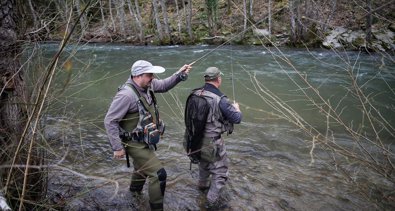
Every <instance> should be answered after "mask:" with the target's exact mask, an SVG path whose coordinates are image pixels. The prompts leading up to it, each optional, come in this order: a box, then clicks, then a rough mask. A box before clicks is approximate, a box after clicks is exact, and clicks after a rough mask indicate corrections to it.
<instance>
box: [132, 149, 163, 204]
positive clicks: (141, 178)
mask: <svg viewBox="0 0 395 211" xmlns="http://www.w3.org/2000/svg"><path fill="white" fill-rule="evenodd" d="M127 152H128V154H129V156H130V157H132V159H133V165H134V167H135V171H134V173H133V175H132V184H131V187H132V186H133V187H141V188H142V186H141V185H144V182H145V178H148V180H149V187H148V195H149V198H150V200H149V201H150V204H151V208H154V209H152V210H162V209H163V198H164V193H165V188H166V177H167V175H166V171H165V169H164V168H163V165H162V163H161V162H160V160H159V159H158V158H157V156H156V155H155V152H154V151H153V150H150V149H149V148H148V147H147V146H146V145H145V144H143V143H128V145H127Z"/></svg>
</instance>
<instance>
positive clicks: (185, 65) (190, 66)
mask: <svg viewBox="0 0 395 211" xmlns="http://www.w3.org/2000/svg"><path fill="white" fill-rule="evenodd" d="M191 69H192V65H189V64H184V66H182V67H181V68H180V69H179V70H178V71H177V73H181V72H182V73H185V74H188V73H189V71H190V70H191Z"/></svg>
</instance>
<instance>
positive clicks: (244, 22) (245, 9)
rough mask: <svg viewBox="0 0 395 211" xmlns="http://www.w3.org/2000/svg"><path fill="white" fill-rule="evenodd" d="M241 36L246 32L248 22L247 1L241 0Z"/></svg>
mask: <svg viewBox="0 0 395 211" xmlns="http://www.w3.org/2000/svg"><path fill="white" fill-rule="evenodd" d="M243 16H244V18H243V36H244V34H245V33H246V31H247V20H248V16H247V0H243Z"/></svg>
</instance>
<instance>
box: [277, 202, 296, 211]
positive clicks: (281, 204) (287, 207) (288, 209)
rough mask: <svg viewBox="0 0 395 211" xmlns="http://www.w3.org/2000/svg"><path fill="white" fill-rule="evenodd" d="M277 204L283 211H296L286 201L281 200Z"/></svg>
mask: <svg viewBox="0 0 395 211" xmlns="http://www.w3.org/2000/svg"><path fill="white" fill-rule="evenodd" d="M276 204H277V205H278V206H279V207H281V208H282V209H283V210H286V211H293V210H296V209H295V208H293V207H291V206H290V205H289V203H288V202H287V201H286V200H284V199H280V200H279V201H276Z"/></svg>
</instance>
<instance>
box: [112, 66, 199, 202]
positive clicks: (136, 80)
mask: <svg viewBox="0 0 395 211" xmlns="http://www.w3.org/2000/svg"><path fill="white" fill-rule="evenodd" d="M191 68H192V67H191V66H190V65H184V66H182V67H181V68H180V69H179V70H178V71H177V72H176V73H175V74H173V75H172V76H170V77H168V78H165V79H163V80H158V79H156V78H155V76H154V74H156V73H163V72H164V71H165V68H163V67H161V66H154V65H152V64H151V63H150V62H148V61H144V60H138V61H136V62H135V63H134V64H133V66H132V68H131V73H132V74H131V77H130V78H129V79H128V80H127V81H126V83H125V85H123V86H122V87H121V88H120V89H119V91H118V92H117V94H116V95H115V97H114V99H113V101H112V103H111V105H110V108H109V109H108V112H107V115H106V117H105V119H104V126H105V128H106V132H107V135H108V138H109V140H110V143H111V146H112V149H113V151H114V158H115V159H122V158H124V157H125V156H126V158H127V159H128V156H131V157H132V159H133V167H134V172H133V174H132V181H131V185H130V191H131V192H132V194H133V195H136V194H137V195H139V194H141V191H142V189H143V186H144V183H145V181H146V178H148V179H149V189H148V192H149V193H148V194H149V198H150V199H149V202H150V206H151V210H163V198H164V193H165V188H166V177H167V174H166V171H165V169H164V168H163V165H162V163H161V162H160V160H159V159H158V158H157V156H156V155H155V153H154V150H156V144H157V143H158V142H159V140H160V136H161V135H162V134H163V132H164V124H163V122H162V120H161V119H160V118H159V111H158V108H157V105H156V100H155V95H154V93H162V92H166V91H168V90H170V89H171V88H173V87H174V86H175V85H177V84H178V83H179V82H181V81H183V80H186V78H187V76H188V73H189V70H190V69H191Z"/></svg>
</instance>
